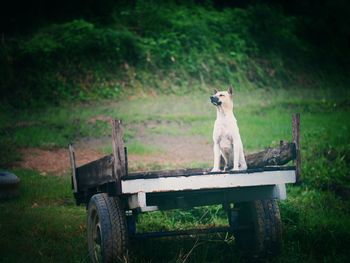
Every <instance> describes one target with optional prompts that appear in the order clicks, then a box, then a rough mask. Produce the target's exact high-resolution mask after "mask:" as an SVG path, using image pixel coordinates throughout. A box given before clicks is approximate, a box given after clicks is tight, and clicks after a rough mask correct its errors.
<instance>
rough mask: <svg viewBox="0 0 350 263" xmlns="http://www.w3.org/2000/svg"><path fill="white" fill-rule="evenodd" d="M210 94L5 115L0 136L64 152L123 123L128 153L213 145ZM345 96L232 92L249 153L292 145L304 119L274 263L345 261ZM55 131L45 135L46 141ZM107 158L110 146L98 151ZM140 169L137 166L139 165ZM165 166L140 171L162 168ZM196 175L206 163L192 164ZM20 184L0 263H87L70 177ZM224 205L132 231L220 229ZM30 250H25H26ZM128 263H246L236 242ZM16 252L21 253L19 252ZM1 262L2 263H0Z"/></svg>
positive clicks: (206, 241)
mask: <svg viewBox="0 0 350 263" xmlns="http://www.w3.org/2000/svg"><path fill="white" fill-rule="evenodd" d="M208 96H209V92H208V94H204V93H194V94H191V95H189V96H182V97H181V96H174V95H171V96H165V95H161V96H158V97H155V98H154V97H147V96H140V97H137V98H134V99H132V100H128V101H126V100H121V101H106V102H105V103H102V104H100V103H90V104H81V105H75V106H74V107H73V106H72V105H67V106H65V107H61V108H51V109H49V110H48V111H46V112H44V113H43V112H31V113H30V112H27V113H23V114H19V113H17V114H15V115H13V114H9V113H7V114H6V115H4V118H3V119H2V121H1V127H2V128H5V130H6V136H5V138H6V139H7V140H11V139H12V140H13V143H14V145H16V147H28V146H39V147H43V148H45V147H52V146H54V147H61V146H65V144H66V143H67V142H68V141H71V140H72V141H75V140H77V139H79V138H80V137H89V136H94V137H97V138H99V137H104V136H108V135H109V133H110V128H109V126H108V123H107V122H104V121H101V120H100V121H98V120H97V121H96V122H95V123H93V122H92V121H91V120H92V119H94V118H96V117H97V116H107V117H113V118H121V119H122V120H123V123H124V126H125V133H126V144H127V145H128V147H129V153H134V154H140V155H147V154H153V153H161V152H162V149H160V148H158V147H156V146H154V145H150V144H147V143H145V142H143V141H142V140H140V139H139V138H138V136H139V134H140V133H143V134H148V135H150V136H152V134H155V135H161V136H198V135H200V136H204V137H205V138H207V140H208V142H211V135H212V127H213V122H214V119H215V108H214V107H213V106H212V105H210V103H209V101H208ZM349 97H350V96H349V92H348V91H344V90H341V91H339V92H337V93H334V92H331V90H317V92H316V91H315V90H302V91H301V90H295V89H291V90H273V91H269V90H255V91H251V92H247V91H239V92H236V93H235V100H236V104H235V115H236V117H237V119H238V123H239V127H240V132H241V136H242V139H243V143H244V146H245V148H246V150H247V151H255V150H258V149H262V148H264V147H267V146H271V145H276V144H278V143H279V140H280V139H285V140H290V139H291V114H292V113H294V112H300V113H301V145H302V178H303V184H302V185H300V186H289V187H288V189H287V191H288V198H287V200H285V201H282V202H280V206H281V214H282V220H283V229H284V231H283V236H284V248H283V251H282V254H281V255H280V256H279V257H277V258H276V259H273V260H272V262H346V261H347V259H348V258H349V256H350V254H349V251H348V248H347V245H348V244H349V242H350V224H349V222H350V203H349V199H348V197H346V196H345V197H344V195H342V194H341V193H340V192H339V191H338V190H336V189H337V188H336V187H339V186H341V187H345V188H346V187H348V188H347V189H349V186H350V181H349V160H350V137H349V134H350V133H349V131H350V115H349V105H348V102H347V101H348V100H347V98H349ZM47 132H51V134H47ZM102 150H103V151H104V152H108V153H109V152H110V151H111V149H110V146H107V147H106V148H103V149H102ZM140 165H141V164H140ZM167 165H168V164H164V166H162V165H159V164H157V165H153V164H150V165H149V166H147V167H140V168H142V169H162V168H166V167H167ZM191 166H192V167H203V166H205V164H202V163H193V164H192V165H191ZM14 172H15V173H16V174H17V175H19V176H20V178H21V196H20V198H19V199H15V200H12V201H7V202H2V203H0V210H1V213H0V230H1V231H0V254H1V256H2V258H1V259H2V260H3V261H4V262H62V261H64V262H86V261H87V260H88V259H87V244H86V233H85V232H86V227H85V222H86V214H85V209H84V208H83V207H76V206H75V205H74V202H73V198H72V193H71V189H70V178H69V177H68V176H64V177H51V176H41V175H39V173H38V172H36V171H28V170H14ZM225 220H226V219H225V214H224V212H223V211H222V209H221V207H220V206H212V207H202V208H196V209H193V210H187V211H182V210H174V211H168V212H155V213H149V214H144V215H142V216H141V217H140V219H139V224H138V231H155V230H159V229H163V230H170V229H184V228H187V227H196V226H197V227H198V226H203V225H205V224H209V225H213V224H215V225H223V224H225ZM28 244H31V246H30V247H29V246H28ZM133 248H135V250H134V251H133V252H132V254H131V261H132V262H183V261H186V262H231V261H237V262H244V258H243V257H242V255H241V254H240V253H239V251H237V249H236V247H235V246H234V241H233V239H232V236H225V235H210V236H205V237H200V238H197V237H188V238H169V239H156V240H146V241H143V242H139V243H137V242H136V243H135V242H134V243H133ZM19 251H20V252H19ZM0 261H1V260H0Z"/></svg>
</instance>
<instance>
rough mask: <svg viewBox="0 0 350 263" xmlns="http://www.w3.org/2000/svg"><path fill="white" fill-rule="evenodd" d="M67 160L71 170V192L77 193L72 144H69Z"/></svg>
mask: <svg viewBox="0 0 350 263" xmlns="http://www.w3.org/2000/svg"><path fill="white" fill-rule="evenodd" d="M68 147H69V159H70V166H71V168H72V184H73V192H74V193H77V192H78V184H77V175H76V170H77V167H76V164H75V152H74V148H73V145H72V144H69V146H68Z"/></svg>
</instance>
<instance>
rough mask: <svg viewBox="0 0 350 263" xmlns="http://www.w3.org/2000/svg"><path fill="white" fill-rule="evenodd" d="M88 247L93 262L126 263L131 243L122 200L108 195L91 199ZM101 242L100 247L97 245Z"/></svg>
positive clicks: (99, 195)
mask: <svg viewBox="0 0 350 263" xmlns="http://www.w3.org/2000/svg"><path fill="white" fill-rule="evenodd" d="M87 232H88V233H87V235H88V247H89V255H90V258H91V261H92V262H94V263H97V262H103V263H109V262H125V261H127V248H128V243H129V238H128V232H127V226H126V218H125V212H124V211H123V209H122V206H121V204H120V200H119V199H118V198H116V197H109V196H108V195H107V194H105V193H102V194H96V195H94V196H92V197H91V199H90V202H89V206H88V223H87ZM98 242H100V245H98V244H97V243H98Z"/></svg>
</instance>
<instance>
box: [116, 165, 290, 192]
mask: <svg viewBox="0 0 350 263" xmlns="http://www.w3.org/2000/svg"><path fill="white" fill-rule="evenodd" d="M286 183H295V170H281V171H264V172H256V173H241V174H206V175H194V176H176V177H160V178H151V179H134V180H122V193H123V194H135V193H139V192H144V193H153V192H173V191H184V190H201V189H220V188H233V187H247V186H259V185H282V184H286ZM281 190H283V189H281ZM282 192H283V191H282ZM282 192H281V193H282ZM282 195H283V194H282Z"/></svg>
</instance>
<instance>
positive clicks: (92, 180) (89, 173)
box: [76, 155, 114, 192]
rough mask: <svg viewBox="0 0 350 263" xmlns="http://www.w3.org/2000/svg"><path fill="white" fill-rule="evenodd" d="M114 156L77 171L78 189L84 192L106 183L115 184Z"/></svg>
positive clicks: (88, 164)
mask: <svg viewBox="0 0 350 263" xmlns="http://www.w3.org/2000/svg"><path fill="white" fill-rule="evenodd" d="M113 159H114V158H113V156H112V155H107V156H105V157H102V158H101V159H98V160H96V161H93V162H90V163H87V164H85V165H82V166H80V167H78V168H77V169H76V178H77V189H78V191H79V192H83V191H86V190H89V189H92V188H96V187H98V186H101V185H103V184H106V183H110V182H114V178H113V175H112V174H113V169H112V167H113Z"/></svg>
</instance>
